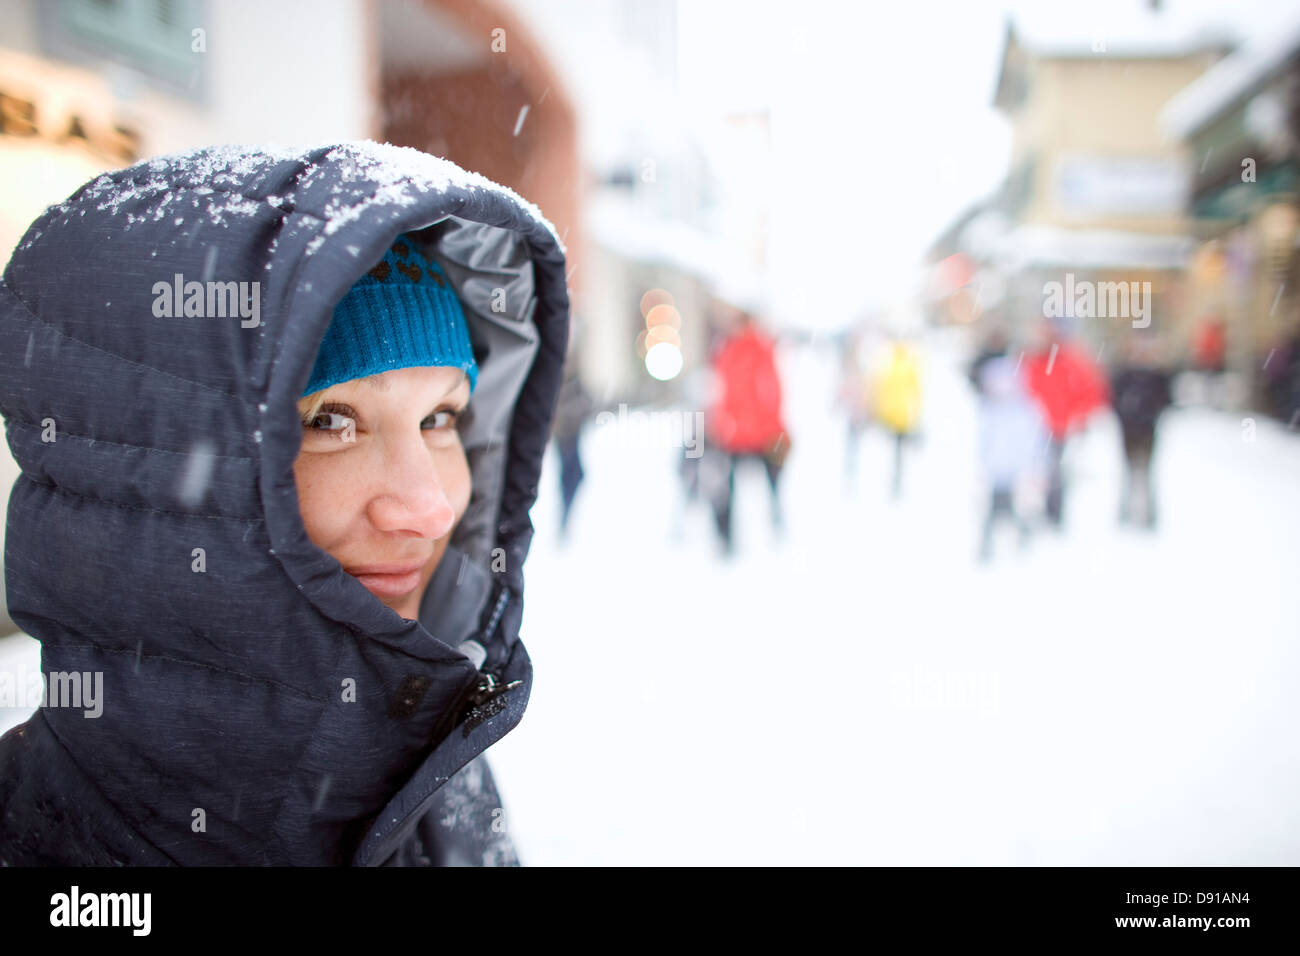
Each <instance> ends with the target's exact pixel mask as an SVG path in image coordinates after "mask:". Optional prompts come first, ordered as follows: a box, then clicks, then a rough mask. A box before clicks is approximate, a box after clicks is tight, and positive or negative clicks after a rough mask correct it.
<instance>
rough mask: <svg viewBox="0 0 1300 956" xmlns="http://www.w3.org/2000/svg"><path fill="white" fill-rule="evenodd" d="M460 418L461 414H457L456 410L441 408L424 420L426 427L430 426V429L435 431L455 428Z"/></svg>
mask: <svg viewBox="0 0 1300 956" xmlns="http://www.w3.org/2000/svg"><path fill="white" fill-rule="evenodd" d="M459 418H460V413H459V412H457V411H456V410H455V409H452V408H440V409H438V411H436V412H434V413H433V414H432V415H430V416H429V417H428V418H426V419H425V420H424V423H425V424H426V425H429V426H430V428H431V429H433V430H441V429H444V428H455V427H456V421H457V419H459Z"/></svg>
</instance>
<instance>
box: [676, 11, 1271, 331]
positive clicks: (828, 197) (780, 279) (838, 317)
mask: <svg viewBox="0 0 1300 956" xmlns="http://www.w3.org/2000/svg"><path fill="white" fill-rule="evenodd" d="M1294 6H1295V5H1294V3H1293V2H1286V0H1231V2H1224V0H1220V2H1211V0H1165V2H1164V3H1163V4H1162V7H1163V10H1162V11H1161V14H1160V15H1159V17H1160V21H1163V22H1167V23H1168V29H1171V30H1175V31H1177V30H1184V29H1193V28H1195V27H1197V26H1201V25H1204V24H1207V23H1218V24H1221V25H1223V26H1224V27H1226V28H1230V29H1233V30H1235V31H1240V32H1241V33H1243V34H1245V35H1258V34H1259V33H1260V32H1261V31H1268V30H1269V29H1270V28H1274V29H1275V28H1276V26H1277V25H1279V24H1281V23H1283V22H1285V21H1289V20H1291V19H1292V18H1293V16H1294V13H1293V10H1294ZM1146 8H1147V4H1146V2H1145V0H1085V2H1071V0H1063V2H1039V3H1023V2H1021V3H1013V4H1006V3H998V2H993V0H949V2H933V0H930V2H927V0H917V2H908V3H889V4H885V3H878V2H869V3H850V2H833V0H801V2H799V3H795V4H790V3H778V2H777V0H686V2H682V3H680V4H679V7H678V11H679V12H678V18H679V57H680V62H679V76H680V82H681V86H682V91H683V94H684V96H685V99H686V101H687V102H688V103H690V104H692V106H693V108H695V109H697V110H699V111H700V113H701V114H702V115H708V114H710V113H712V114H714V115H716V114H718V113H720V112H724V111H726V110H728V109H745V108H755V107H761V106H764V105H766V106H769V107H770V108H771V110H772V122H773V135H774V141H775V149H776V152H777V155H776V157H775V158H776V162H777V174H776V181H775V182H774V183H773V184H772V187H773V201H774V209H773V215H774V220H773V230H774V235H773V239H772V245H771V247H770V252H771V258H772V260H773V266H774V269H773V273H774V274H773V281H774V283H775V291H776V293H777V296H778V304H779V307H780V310H781V311H782V312H783V313H784V316H783V318H785V319H786V320H788V321H790V320H792V321H795V322H797V323H798V324H800V325H808V326H823V327H838V326H840V325H842V324H843V323H844V322H845V321H847V320H848V319H849V318H851V317H852V316H853V315H854V314H855V313H856V311H857V309H858V308H859V306H860V304H861V303H863V302H864V301H875V302H882V303H888V302H892V301H895V300H897V299H900V298H902V297H904V296H905V295H906V294H907V293H908V291H909V288H908V286H909V283H910V281H911V276H912V275H913V274H914V271H915V267H916V264H917V263H918V261H919V258H920V256H921V254H922V253H923V251H924V249H925V247H926V246H927V245H928V244H929V243H930V242H931V241H932V240H933V239H934V238H935V236H936V235H937V234H938V233H939V232H940V231H941V230H942V229H943V228H944V226H945V225H946V224H947V223H949V222H950V221H951V220H952V219H953V218H954V217H955V216H956V215H957V214H958V213H959V212H960V211H961V210H962V209H963V208H965V207H966V206H967V205H969V204H970V203H971V202H973V201H974V200H976V199H977V198H979V197H981V196H983V195H986V194H987V193H989V192H991V191H992V190H993V189H995V188H996V187H997V185H998V183H999V182H1000V181H1001V179H1002V177H1003V175H1004V174H1005V171H1006V165H1007V159H1008V151H1009V145H1010V141H1009V128H1008V125H1007V123H1006V122H1005V120H1004V119H1003V118H1002V117H1001V115H1000V114H998V113H997V112H995V111H994V110H993V108H992V106H991V105H990V104H991V101H992V97H993V90H994V84H995V82H996V80H997V70H998V62H999V61H998V58H999V55H1000V53H1001V48H1002V38H1003V30H1004V23H1005V17H1006V15H1007V14H1008V12H1010V13H1012V14H1013V15H1014V16H1015V17H1016V20H1017V23H1019V24H1022V25H1023V27H1024V28H1026V29H1027V30H1032V31H1033V32H1034V33H1035V35H1050V36H1053V37H1059V38H1062V39H1068V38H1077V39H1078V40H1080V41H1081V42H1084V43H1087V42H1089V41H1090V38H1091V37H1093V36H1095V35H1097V34H1101V35H1104V36H1107V37H1108V38H1111V42H1113V40H1114V38H1116V37H1126V36H1139V37H1142V36H1149V35H1152V34H1153V33H1154V30H1155V26H1156V24H1155V23H1153V22H1152V21H1151V20H1150V18H1149V14H1148V13H1147V9H1146Z"/></svg>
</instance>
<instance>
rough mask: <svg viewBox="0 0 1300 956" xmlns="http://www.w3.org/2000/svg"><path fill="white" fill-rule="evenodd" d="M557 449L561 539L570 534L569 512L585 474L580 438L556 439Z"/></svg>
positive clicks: (574, 436)
mask: <svg viewBox="0 0 1300 956" xmlns="http://www.w3.org/2000/svg"><path fill="white" fill-rule="evenodd" d="M555 446H556V449H557V450H558V451H559V453H560V493H561V495H562V497H561V510H560V537H566V536H567V535H568V532H569V512H570V511H571V510H572V509H573V499H574V496H575V495H577V493H578V486H579V485H580V484H582V479H583V476H584V474H585V473H584V472H583V470H582V460H581V459H580V458H579V457H578V436H577V435H573V436H572V437H563V438H558V437H557V438H556V439H555Z"/></svg>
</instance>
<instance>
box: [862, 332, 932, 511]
mask: <svg viewBox="0 0 1300 956" xmlns="http://www.w3.org/2000/svg"><path fill="white" fill-rule="evenodd" d="M872 391H873V393H874V407H875V416H876V421H878V422H879V423H880V425H881V427H882V428H884V429H886V430H887V431H888V432H889V433H890V434H891V435H892V436H893V438H894V472H893V480H892V482H891V485H890V489H891V494H892V495H893V497H895V498H897V497H898V496H899V495H901V494H902V491H903V443H904V442H906V441H907V440H908V439H910V438H911V437H913V435H914V434H915V433H916V429H917V426H918V424H919V423H920V417H921V363H920V357H919V356H918V354H917V351H916V349H915V348H914V347H912V346H911V345H910V344H908V343H907V342H906V341H905V340H903V339H902V338H896V339H895V340H894V341H893V342H892V343H891V345H890V346H889V351H888V357H887V358H886V360H885V363H884V365H883V367H882V368H881V369H880V370H879V371H878V373H877V374H876V376H875V384H874V388H873V389H872Z"/></svg>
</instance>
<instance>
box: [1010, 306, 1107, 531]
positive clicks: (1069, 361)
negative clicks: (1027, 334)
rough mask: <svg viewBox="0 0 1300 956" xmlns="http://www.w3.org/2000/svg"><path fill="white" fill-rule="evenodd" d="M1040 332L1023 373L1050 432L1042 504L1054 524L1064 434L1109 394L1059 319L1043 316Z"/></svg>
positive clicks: (1060, 497) (1060, 496)
mask: <svg viewBox="0 0 1300 956" xmlns="http://www.w3.org/2000/svg"><path fill="white" fill-rule="evenodd" d="M1041 338H1042V345H1041V348H1040V349H1038V350H1037V351H1035V352H1033V353H1030V354H1026V355H1025V358H1024V375H1025V384H1026V386H1027V387H1028V388H1029V391H1030V394H1031V395H1033V397H1034V400H1035V401H1036V402H1037V403H1038V407H1039V409H1040V410H1041V411H1042V414H1043V420H1044V422H1045V423H1046V425H1047V428H1048V431H1049V433H1050V440H1049V441H1050V444H1049V449H1050V452H1051V454H1050V455H1049V465H1048V478H1047V500H1046V503H1045V510H1046V512H1047V519H1048V521H1049V522H1050V523H1051V524H1053V525H1055V526H1056V527H1058V528H1059V527H1060V526H1061V523H1062V511H1063V508H1064V499H1065V480H1064V475H1063V473H1062V468H1061V462H1062V458H1063V457H1064V454H1065V443H1066V439H1067V438H1069V436H1070V434H1071V433H1072V432H1074V431H1076V430H1078V429H1079V428H1081V427H1083V425H1084V424H1085V423H1086V422H1087V420H1088V418H1089V417H1090V416H1091V415H1092V413H1093V412H1094V411H1096V410H1097V409H1098V408H1101V407H1102V406H1103V405H1105V404H1106V403H1107V402H1108V401H1109V400H1110V388H1109V386H1108V385H1107V384H1106V377H1105V375H1103V374H1102V371H1101V369H1100V368H1099V367H1098V366H1097V364H1096V363H1095V362H1094V361H1093V360H1092V358H1091V357H1089V355H1088V354H1087V352H1085V351H1084V350H1083V349H1082V348H1080V347H1079V346H1078V345H1077V344H1075V343H1074V342H1073V341H1072V339H1071V337H1070V335H1069V333H1068V331H1067V329H1066V328H1065V326H1064V324H1063V323H1060V322H1056V321H1051V320H1049V321H1046V322H1044V323H1043V325H1042V327H1041Z"/></svg>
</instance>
